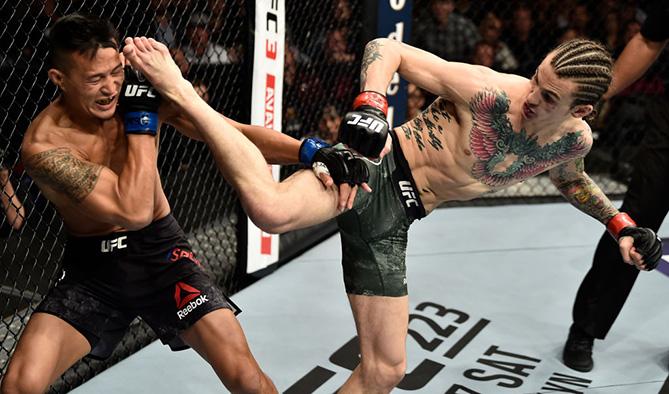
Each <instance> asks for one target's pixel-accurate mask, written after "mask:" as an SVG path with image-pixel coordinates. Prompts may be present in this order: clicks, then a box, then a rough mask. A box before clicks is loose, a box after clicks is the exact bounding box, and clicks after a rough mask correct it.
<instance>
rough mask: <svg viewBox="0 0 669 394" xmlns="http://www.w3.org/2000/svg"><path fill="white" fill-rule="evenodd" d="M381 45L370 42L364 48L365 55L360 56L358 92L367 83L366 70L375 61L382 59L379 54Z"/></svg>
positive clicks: (376, 42)
mask: <svg viewBox="0 0 669 394" xmlns="http://www.w3.org/2000/svg"><path fill="white" fill-rule="evenodd" d="M379 48H381V44H380V43H379V42H378V41H376V40H374V41H370V42H369V44H367V46H365V53H364V55H363V56H362V66H361V67H360V90H362V89H364V88H365V83H366V82H367V69H368V68H369V66H370V65H371V64H372V63H374V62H375V61H377V60H381V59H383V56H382V55H381V52H379Z"/></svg>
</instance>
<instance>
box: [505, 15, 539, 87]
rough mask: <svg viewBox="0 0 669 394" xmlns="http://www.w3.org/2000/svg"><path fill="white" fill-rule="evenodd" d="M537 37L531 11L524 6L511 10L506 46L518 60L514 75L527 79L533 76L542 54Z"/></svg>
mask: <svg viewBox="0 0 669 394" xmlns="http://www.w3.org/2000/svg"><path fill="white" fill-rule="evenodd" d="M537 37H538V34H537V31H536V29H535V27H534V17H533V15H532V10H531V9H530V8H529V7H528V6H526V5H522V4H521V5H519V6H517V7H516V8H515V9H514V10H513V20H512V21H511V29H510V34H509V38H508V45H509V48H510V49H511V52H513V54H514V55H515V57H516V60H518V69H517V70H516V73H518V74H519V75H522V76H524V77H527V78H530V77H531V76H532V75H533V74H534V71H535V70H536V69H537V67H538V66H539V61H540V59H541V56H542V53H543V52H544V50H543V49H542V48H541V44H542V43H541V42H540V41H539V40H538V39H537Z"/></svg>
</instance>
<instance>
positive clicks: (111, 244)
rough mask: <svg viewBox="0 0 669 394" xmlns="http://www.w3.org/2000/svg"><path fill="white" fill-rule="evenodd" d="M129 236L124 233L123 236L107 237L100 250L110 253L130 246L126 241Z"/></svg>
mask: <svg viewBox="0 0 669 394" xmlns="http://www.w3.org/2000/svg"><path fill="white" fill-rule="evenodd" d="M127 238H128V236H127V235H124V236H122V237H118V238H116V239H111V240H110V239H105V240H104V241H102V246H101V248H100V250H101V251H102V253H109V252H113V251H114V249H125V248H127V247H128V245H127V244H126V243H125V240H126V239H127Z"/></svg>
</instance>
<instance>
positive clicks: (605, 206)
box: [555, 174, 618, 224]
mask: <svg viewBox="0 0 669 394" xmlns="http://www.w3.org/2000/svg"><path fill="white" fill-rule="evenodd" d="M555 186H557V188H558V189H559V190H560V192H561V193H562V195H564V197H565V198H566V199H567V201H569V202H570V203H571V204H572V205H573V206H575V207H576V208H578V209H580V210H581V211H583V212H585V213H587V214H588V215H590V216H592V217H594V218H595V219H597V220H599V221H600V222H602V223H604V224H606V223H607V222H608V221H609V219H611V218H612V217H613V216H615V215H616V214H617V213H618V210H617V209H616V207H614V206H613V204H611V201H609V199H608V198H607V197H606V195H605V194H604V193H603V192H602V190H601V189H600V188H599V187H598V186H597V185H596V184H595V182H593V181H592V179H590V177H589V176H587V175H585V174H583V177H581V178H578V179H572V180H569V181H566V180H564V181H562V182H556V184H555Z"/></svg>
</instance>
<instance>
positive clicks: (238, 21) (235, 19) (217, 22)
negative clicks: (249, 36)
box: [207, 0, 246, 62]
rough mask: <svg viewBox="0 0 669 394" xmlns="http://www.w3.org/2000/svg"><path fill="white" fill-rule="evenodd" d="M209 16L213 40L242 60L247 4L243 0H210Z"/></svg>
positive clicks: (208, 6) (235, 57)
mask: <svg viewBox="0 0 669 394" xmlns="http://www.w3.org/2000/svg"><path fill="white" fill-rule="evenodd" d="M207 16H208V17H209V22H208V26H209V32H210V34H211V40H212V41H213V42H215V43H217V44H219V45H221V46H223V47H224V48H227V50H228V54H229V55H230V56H231V57H232V58H234V59H237V60H235V61H233V62H237V61H241V59H242V57H243V49H244V48H243V47H244V44H245V42H244V39H243V38H242V36H243V32H244V29H243V28H242V27H243V26H244V23H245V21H246V6H245V4H244V2H243V1H241V0H208V1H207Z"/></svg>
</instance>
